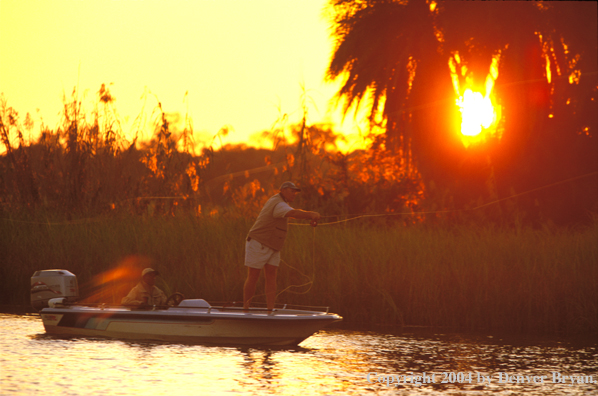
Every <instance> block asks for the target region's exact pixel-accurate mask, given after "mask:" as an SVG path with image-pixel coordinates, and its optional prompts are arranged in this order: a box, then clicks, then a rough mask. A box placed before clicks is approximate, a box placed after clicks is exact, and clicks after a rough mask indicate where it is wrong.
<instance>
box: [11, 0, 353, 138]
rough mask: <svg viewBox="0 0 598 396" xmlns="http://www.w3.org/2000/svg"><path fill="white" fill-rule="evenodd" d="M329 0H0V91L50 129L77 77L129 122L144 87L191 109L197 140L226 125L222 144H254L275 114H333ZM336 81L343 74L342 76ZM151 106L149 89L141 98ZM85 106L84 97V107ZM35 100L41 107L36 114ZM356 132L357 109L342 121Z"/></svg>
mask: <svg viewBox="0 0 598 396" xmlns="http://www.w3.org/2000/svg"><path fill="white" fill-rule="evenodd" d="M326 3H327V2H326V0H301V1H298V0H297V1H295V0H251V1H246V0H218V1H216V0H169V1H163V0H43V1H42V0H0V92H2V93H4V96H5V99H6V100H7V101H8V105H9V106H11V107H13V108H15V109H16V110H17V111H18V112H19V114H20V116H21V120H23V119H24V118H25V115H26V113H27V112H29V113H31V114H32V116H33V118H34V120H35V121H36V126H35V128H36V129H35V130H37V128H38V127H39V124H40V123H39V118H40V116H41V117H43V119H44V121H45V123H46V124H47V125H48V126H49V127H50V128H54V127H55V126H56V125H57V123H58V122H59V114H60V112H61V108H62V96H63V93H65V94H66V95H67V97H70V94H71V92H72V91H73V88H74V87H75V86H79V91H80V93H81V94H83V93H85V95H86V98H88V100H89V103H94V101H95V100H96V96H95V95H96V94H97V92H98V91H99V88H100V86H101V84H102V83H106V84H110V83H112V85H111V86H110V90H111V93H112V95H113V96H114V97H115V98H116V103H115V104H116V109H117V111H118V112H119V115H120V117H121V119H122V120H123V121H124V123H125V124H124V127H123V129H124V131H125V132H129V131H130V129H131V127H130V126H129V125H130V124H131V123H132V121H133V119H134V118H135V117H136V116H137V115H139V114H140V112H141V109H142V106H143V101H142V100H141V99H140V98H141V97H142V96H143V94H144V92H146V90H147V91H149V92H151V93H152V94H155V95H156V96H157V98H158V99H159V100H160V101H161V102H162V106H163V109H164V111H165V112H167V113H172V112H180V113H182V114H183V115H184V114H185V112H186V109H187V104H186V103H185V102H184V101H185V93H186V92H188V105H189V115H190V116H191V118H192V119H193V126H194V130H195V132H196V139H201V140H204V141H205V140H211V137H212V136H213V135H215V134H216V133H217V132H218V130H219V129H220V128H222V127H223V126H225V125H230V126H232V128H233V130H234V132H233V133H232V134H231V135H229V136H228V137H227V138H226V139H225V140H224V143H226V142H231V143H232V142H244V143H250V140H249V139H250V136H251V135H252V134H254V133H256V132H260V131H263V130H267V129H269V128H270V127H271V126H272V124H273V123H274V122H275V121H276V120H277V119H278V118H279V116H280V113H279V108H280V111H282V113H287V114H289V120H290V123H296V122H299V120H300V119H301V116H302V113H301V107H300V96H301V92H302V91H301V84H304V85H305V87H306V89H307V90H308V95H309V97H310V98H311V99H312V100H313V102H314V103H313V104H311V105H310V108H309V120H310V121H311V122H312V123H314V122H319V121H329V120H332V121H333V122H335V123H337V124H338V123H339V122H340V119H341V118H340V111H339V110H334V111H332V112H331V110H333V108H331V107H330V106H329V102H330V99H331V98H332V97H333V95H334V94H335V93H336V91H337V89H338V86H339V85H338V83H336V84H326V83H324V81H323V79H324V74H325V71H326V67H327V65H328V62H329V59H330V54H331V51H332V48H333V44H332V40H331V39H330V37H329V30H328V29H329V28H328V22H327V21H326V20H325V18H324V17H323V15H322V10H323V8H324V6H325V5H326ZM339 83H340V82H339ZM155 105H156V99H155V97H154V96H153V95H149V96H148V102H147V107H148V108H150V109H152V108H154V107H155ZM86 107H87V108H88V110H91V104H90V105H88V106H86ZM37 109H39V113H38V112H37ZM337 129H338V130H342V131H344V132H345V133H346V134H350V133H357V127H356V125H355V122H354V121H353V117H352V115H351V116H348V117H347V119H346V121H345V122H344V124H343V125H342V126H340V127H337Z"/></svg>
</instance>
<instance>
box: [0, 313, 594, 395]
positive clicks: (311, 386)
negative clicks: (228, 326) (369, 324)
mask: <svg viewBox="0 0 598 396" xmlns="http://www.w3.org/2000/svg"><path fill="white" fill-rule="evenodd" d="M554 372H557V373H560V374H561V375H563V376H564V375H567V376H570V375H582V374H583V375H587V376H590V375H592V376H593V377H592V379H593V381H594V382H598V346H597V343H596V341H595V340H580V341H576V342H573V341H571V340H559V339H555V338H545V339H544V338H537V337H536V338H529V337H528V338H513V337H507V336H504V337H503V336H494V337H489V336H486V335H468V334H440V333H436V332H432V331H426V332H424V331H415V330H413V331H403V332H400V333H397V332H395V333H393V332H389V331H388V330H381V331H376V332H373V331H351V330H341V329H336V330H334V329H332V330H328V331H322V332H320V333H318V334H316V335H315V336H312V337H310V338H308V339H307V340H306V341H304V342H303V343H302V344H301V347H296V348H282V349H273V348H248V347H220V346H205V345H184V344H169V343H151V342H131V341H120V340H105V339H84V338H57V337H51V336H47V335H46V334H45V333H44V330H43V326H42V324H41V321H40V320H39V318H38V317H37V316H19V315H4V314H0V394H23V395H29V394H37V393H40V394H41V393H44V394H71V395H87V394H90V393H93V394H100V393H102V394H107V395H112V394H121V395H133V394H135V395H136V394H148V395H162V394H163V395H172V394H176V395H197V394H224V393H226V394H229V393H231V392H235V393H240V394H256V395H257V394H260V395H261V394H277V395H297V394H302V395H320V394H346V395H361V394H367V393H375V394H382V395H383V394H430V393H441V394H462V393H464V392H467V393H468V394H482V393H487V392H492V393H499V394H519V393H522V392H525V393H531V394H537V395H542V394H546V395H547V394H557V393H558V394H592V393H594V394H595V393H598V384H596V383H590V384H572V383H571V382H570V381H568V382H567V383H565V384H560V383H556V384H555V383H553V381H552V380H553V378H552V375H553V374H552V373H554ZM423 373H426V374H425V376H427V378H428V379H430V378H432V377H431V376H434V381H430V383H425V378H426V377H425V376H424V375H423ZM444 373H446V374H444ZM505 373H506V374H508V375H509V376H510V377H509V378H511V379H512V378H514V377H511V376H520V377H521V378H524V379H525V377H527V378H528V379H529V380H530V381H528V382H523V383H521V382H520V383H517V382H514V383H505V381H503V383H499V382H498V380H499V378H501V377H500V376H503V377H502V378H503V379H505V377H504V376H505V375H506V374H505ZM368 374H369V376H368ZM411 374H413V376H414V377H417V376H420V377H423V381H422V379H420V381H419V384H418V385H415V384H413V382H416V381H406V379H409V376H410V375H411ZM468 375H470V378H471V382H468ZM478 376H479V377H478ZM539 376H546V379H545V380H544V383H537V382H536V383H534V382H533V379H534V377H535V378H536V380H537V379H538V377H539ZM445 377H446V379H447V380H448V381H447V383H444V384H443V383H441V381H442V380H443V378H445ZM486 377H489V379H490V382H488V381H486ZM368 379H369V381H368ZM391 379H392V382H391ZM397 379H398V380H399V381H401V383H400V384H397V383H396V382H395V380H397ZM480 379H481V380H482V381H480ZM422 382H423V383H422ZM92 390H93V391H92Z"/></svg>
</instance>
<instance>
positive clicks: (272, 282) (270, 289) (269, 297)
mask: <svg viewBox="0 0 598 396" xmlns="http://www.w3.org/2000/svg"><path fill="white" fill-rule="evenodd" d="M277 270H278V267H275V266H273V265H270V264H266V265H265V266H264V271H265V275H266V305H267V307H268V311H272V310H273V309H274V302H275V300H276V272H277Z"/></svg>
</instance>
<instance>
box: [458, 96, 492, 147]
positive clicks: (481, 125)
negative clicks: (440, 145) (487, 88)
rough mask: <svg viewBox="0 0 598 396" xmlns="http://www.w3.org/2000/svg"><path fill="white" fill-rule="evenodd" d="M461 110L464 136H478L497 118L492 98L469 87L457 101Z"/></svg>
mask: <svg viewBox="0 0 598 396" xmlns="http://www.w3.org/2000/svg"><path fill="white" fill-rule="evenodd" d="M456 104H457V106H459V111H460V112H461V133H462V134H463V135H464V136H472V137H473V136H477V135H479V134H480V133H481V132H482V129H486V128H489V127H490V125H492V123H493V122H494V120H495V118H496V113H495V111H494V107H493V106H492V102H491V101H490V98H488V97H484V96H482V94H481V93H479V92H473V91H472V90H471V89H467V90H466V91H465V93H464V94H463V96H461V97H460V98H459V99H457V101H456Z"/></svg>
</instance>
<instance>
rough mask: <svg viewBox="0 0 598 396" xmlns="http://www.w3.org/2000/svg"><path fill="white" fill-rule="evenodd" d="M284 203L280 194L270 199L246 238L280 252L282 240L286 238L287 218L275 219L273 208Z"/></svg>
mask: <svg viewBox="0 0 598 396" xmlns="http://www.w3.org/2000/svg"><path fill="white" fill-rule="evenodd" d="M281 202H284V199H282V196H281V195H280V194H276V195H274V196H273V197H271V198H270V199H269V200H268V201H267V202H266V204H265V205H264V207H263V208H262V211H261V212H260V214H259V216H258V217H257V220H256V221H255V224H254V225H253V227H251V230H249V234H248V235H247V237H248V238H251V239H255V240H256V241H258V242H260V243H261V244H262V245H265V246H268V247H269V248H271V249H274V250H281V249H282V246H283V245H284V240H285V238H286V237H287V218H286V217H283V218H281V219H277V218H275V217H274V207H275V206H276V205H278V204H279V203H281Z"/></svg>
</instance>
